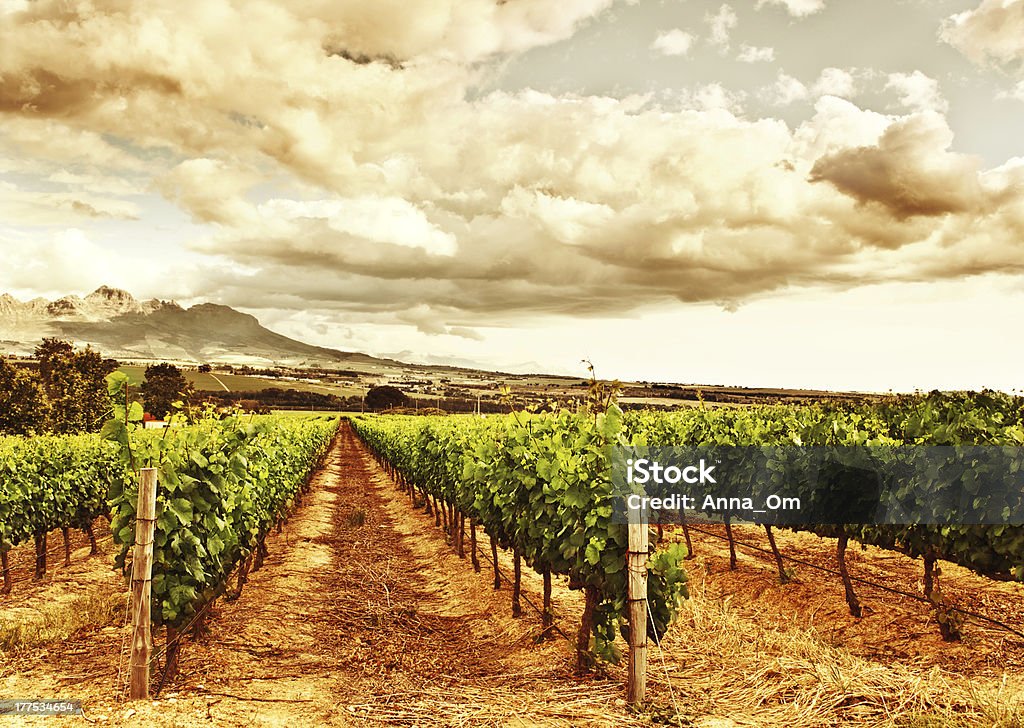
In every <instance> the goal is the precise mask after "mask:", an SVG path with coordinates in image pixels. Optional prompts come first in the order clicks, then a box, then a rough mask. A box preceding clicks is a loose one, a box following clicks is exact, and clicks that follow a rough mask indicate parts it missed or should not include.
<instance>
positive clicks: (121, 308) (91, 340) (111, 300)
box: [0, 286, 398, 366]
mask: <svg viewBox="0 0 1024 728" xmlns="http://www.w3.org/2000/svg"><path fill="white" fill-rule="evenodd" d="M44 337H56V338H60V339H66V340H69V341H72V342H73V343H75V344H76V345H78V346H86V345H88V346H92V347H93V348H95V349H98V350H99V351H101V352H102V353H103V354H104V356H109V357H113V358H116V359H127V360H157V359H159V360H161V361H178V362H186V363H187V362H198V363H204V362H208V363H224V364H250V365H261V364H262V365H274V364H276V365H286V366H325V365H327V366H329V365H332V364H337V363H341V362H344V363H347V364H352V363H365V364H387V365H395V364H398V362H393V361H390V360H387V359H378V358H375V357H372V356H369V355H367V354H360V353H357V352H344V351H338V350H336V349H328V348H325V347H320V346H313V345H311V344H306V343H303V342H301V341H297V340H296V339H291V338H289V337H287V336H284V335H282V334H278V333H275V332H273V331H271V330H270V329H267V328H265V327H264V326H262V325H261V324H260V322H259V321H258V320H257V319H256V318H255V317H254V316H250V315H249V314H246V313H242V312H240V311H236V310H235V309H233V308H230V307H228V306H221V305H218V304H214V303H201V304H198V305H195V306H192V307H190V308H183V307H182V306H179V305H178V304H177V303H175V302H174V301H161V300H157V299H151V300H148V301H138V300H136V299H135V298H134V297H133V296H132V295H131V294H130V293H128V292H127V291H122V290H120V289H118V288H111V287H110V286H100V287H99V288H97V289H96V290H95V291H93V292H92V293H90V294H89V295H88V296H85V297H84V298H80V297H79V296H64V297H63V298H58V299H57V300H55V301H47V300H46V299H43V298H35V299H33V300H31V301H25V302H22V301H19V300H18V299H16V298H14V297H13V296H11V295H9V294H6V293H5V294H3V295H0V351H3V352H4V353H8V354H16V355H27V354H31V353H32V351H33V350H34V349H35V347H36V345H38V344H39V342H40V341H41V340H42V339H43V338H44Z"/></svg>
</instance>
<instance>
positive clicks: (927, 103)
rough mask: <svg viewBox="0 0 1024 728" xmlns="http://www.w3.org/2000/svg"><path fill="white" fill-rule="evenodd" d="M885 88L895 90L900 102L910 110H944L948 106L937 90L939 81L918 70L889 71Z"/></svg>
mask: <svg viewBox="0 0 1024 728" xmlns="http://www.w3.org/2000/svg"><path fill="white" fill-rule="evenodd" d="M885 88H886V90H890V89H891V90H893V91H895V92H896V93H897V94H898V95H899V100H900V103H901V104H903V106H905V107H906V108H908V109H910V110H911V111H940V112H945V111H946V110H947V109H948V108H949V103H948V102H947V101H946V99H945V98H944V97H943V96H942V92H941V91H940V90H939V82H938V81H937V80H935V79H934V78H930V77H929V76H926V75H925V74H923V73H921V72H920V71H914V72H913V73H890V74H889V79H888V81H887V82H886V84H885Z"/></svg>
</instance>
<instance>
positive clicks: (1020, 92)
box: [996, 80, 1024, 101]
mask: <svg viewBox="0 0 1024 728" xmlns="http://www.w3.org/2000/svg"><path fill="white" fill-rule="evenodd" d="M996 98H997V99H1016V100H1018V101H1024V80H1022V81H1018V82H1017V83H1016V85H1014V86H1012V87H1011V88H1009V89H1007V90H1005V91H1000V92H999V93H998V94H996Z"/></svg>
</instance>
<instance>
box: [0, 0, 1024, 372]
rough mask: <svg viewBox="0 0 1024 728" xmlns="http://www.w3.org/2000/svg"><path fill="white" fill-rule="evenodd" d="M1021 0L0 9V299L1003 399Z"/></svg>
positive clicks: (511, 363) (1023, 254) (396, 348)
mask: <svg viewBox="0 0 1024 728" xmlns="http://www.w3.org/2000/svg"><path fill="white" fill-rule="evenodd" d="M1022 131H1024V0H895V1H894V0H885V1H884V2H883V1H881V0H857V1H854V0H745V1H743V2H741V1H740V0H735V1H734V2H728V3H722V2H700V1H698V0H633V1H629V0H560V2H558V3H552V2H550V1H549V0H418V1H417V2H415V3H408V2H404V1H399V0H375V2H359V1H358V0H330V1H328V0H310V1H307V2H301V3H299V2H281V1H275V0H245V2H241V1H240V0H236V1H235V2H231V1H229V0H192V1H190V0H147V2H145V3H142V2H135V3H133V2H128V1H127V0H88V1H86V0H82V1H76V0H60V1H59V2H58V1H50V0H0V292H8V293H11V294H13V295H15V296H16V297H18V298H21V299H22V300H27V299H29V298H32V297H35V296H45V297H49V298H53V297H57V296H62V295H66V294H69V293H76V294H85V293H88V292H90V291H92V290H93V289H95V288H97V287H98V286H99V285H101V284H107V285H113V286H117V287H120V288H124V289H126V290H128V291H130V292H131V293H133V294H134V295H135V296H136V297H138V298H161V299H174V300H177V301H178V302H180V303H183V304H191V303H198V302H203V301H211V302H215V303H221V304H225V305H229V306H232V307H235V308H237V309H239V310H243V311H246V312H248V313H252V314H254V315H256V316H257V317H258V318H259V319H260V320H261V321H262V322H263V323H264V324H265V325H267V326H268V327H270V328H272V329H274V330H276V331H279V332H281V333H284V334H287V335H289V336H293V337H296V338H299V339H302V340H305V341H308V342H310V343H315V344H319V345H324V346H330V347H334V348H338V349H343V350H352V351H364V352H366V353H370V354H376V355H387V356H395V357H398V358H402V359H405V360H407V361H414V362H457V363H464V364H474V365H482V366H487V367H495V368H499V369H502V370H506V371H547V372H554V373H566V374H571V375H583V374H585V373H586V369H585V365H584V364H582V363H581V360H582V359H584V358H586V359H589V360H590V361H592V362H593V363H594V365H595V367H596V371H597V374H598V376H601V377H605V378H620V379H629V380H651V381H674V382H685V383H703V384H725V385H744V386H785V387H806V388H825V389H836V390H848V389H856V390H864V391H888V390H895V391H912V390H915V389H922V390H928V389H933V388H939V389H972V388H973V389H977V388H982V387H992V388H999V389H1004V390H1018V389H1020V388H1021V387H1024V381H1022V380H1024V377H1022V376H1021V374H1022V371H1024V337H1021V336H1020V335H1019V334H1018V330H1019V328H1020V323H1019V321H1020V320H1021V319H1022V316H1021V314H1022V312H1024V133H1021V132H1022Z"/></svg>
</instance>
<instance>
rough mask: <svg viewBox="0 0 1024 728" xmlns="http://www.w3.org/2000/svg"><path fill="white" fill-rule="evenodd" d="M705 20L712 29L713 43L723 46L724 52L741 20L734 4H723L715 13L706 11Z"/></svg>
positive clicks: (711, 37)
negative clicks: (733, 7)
mask: <svg viewBox="0 0 1024 728" xmlns="http://www.w3.org/2000/svg"><path fill="white" fill-rule="evenodd" d="M704 22H705V23H707V24H708V27H709V29H710V36H709V40H710V41H711V43H712V44H713V45H716V46H718V47H719V48H721V49H722V51H723V52H724V51H725V50H726V49H728V48H729V36H730V35H731V34H732V30H733V28H735V27H736V24H737V23H738V22H739V18H737V17H736V11H735V10H733V9H732V6H730V5H728V4H723V5H722V6H721V7H720V8H718V12H716V13H715V14H713V15H712V14H711V13H705V15H704Z"/></svg>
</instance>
